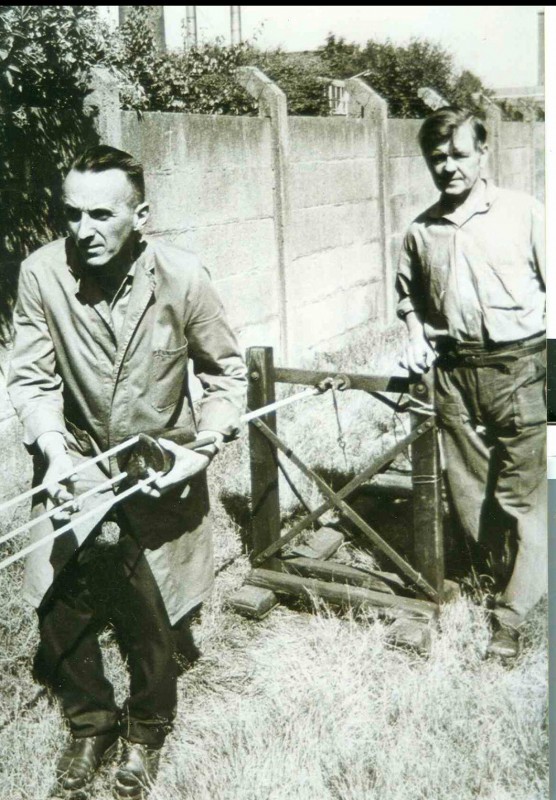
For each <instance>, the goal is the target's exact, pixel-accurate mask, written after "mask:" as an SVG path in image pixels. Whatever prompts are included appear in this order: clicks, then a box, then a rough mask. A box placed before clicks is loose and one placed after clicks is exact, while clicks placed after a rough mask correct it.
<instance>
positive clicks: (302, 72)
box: [243, 47, 330, 116]
mask: <svg viewBox="0 0 556 800" xmlns="http://www.w3.org/2000/svg"><path fill="white" fill-rule="evenodd" d="M243 60H244V63H245V64H248V65H251V66H255V67H259V69H260V70H262V72H264V73H265V75H267V76H268V77H269V78H270V79H271V80H273V81H274V82H275V83H276V84H277V86H279V87H280V88H281V89H282V91H283V92H284V93H285V95H286V98H287V102H288V113H289V114H292V115H294V116H295V115H304V116H327V115H328V114H329V113H330V110H329V105H328V96H327V91H326V87H327V81H326V79H325V74H324V72H323V64H322V61H321V59H320V58H319V57H318V56H317V57H314V56H311V54H305V53H285V52H283V51H282V50H280V49H277V50H269V51H266V52H265V51H260V50H257V49H256V48H255V47H249V48H247V49H246V50H245V52H244V55H243Z"/></svg>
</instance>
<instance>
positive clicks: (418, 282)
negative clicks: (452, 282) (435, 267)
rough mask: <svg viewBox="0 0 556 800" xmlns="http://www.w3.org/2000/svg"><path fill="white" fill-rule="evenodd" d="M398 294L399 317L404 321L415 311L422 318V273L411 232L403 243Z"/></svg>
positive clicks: (397, 286)
mask: <svg viewBox="0 0 556 800" xmlns="http://www.w3.org/2000/svg"><path fill="white" fill-rule="evenodd" d="M396 292H397V294H398V305H397V308H396V311H397V314H398V317H400V319H403V318H404V317H406V316H407V315H408V314H409V312H410V311H415V313H416V314H417V315H418V316H419V317H420V318H422V312H423V297H424V294H423V285H422V273H421V265H420V262H419V255H418V253H417V247H416V243H415V237H414V236H413V234H412V232H411V230H409V231H408V232H407V233H406V235H405V237H404V240H403V243H402V249H401V252H400V258H399V262H398V271H397V274H396Z"/></svg>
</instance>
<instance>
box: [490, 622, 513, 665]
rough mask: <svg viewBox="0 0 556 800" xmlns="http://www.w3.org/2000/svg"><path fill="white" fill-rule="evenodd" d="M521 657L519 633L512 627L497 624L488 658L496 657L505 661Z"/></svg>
mask: <svg viewBox="0 0 556 800" xmlns="http://www.w3.org/2000/svg"><path fill="white" fill-rule="evenodd" d="M518 655H519V631H518V629H517V628H512V627H511V626H510V625H502V624H501V623H500V622H498V623H497V624H496V627H495V629H494V632H493V634H492V638H491V640H490V643H489V645H488V647H487V656H495V657H498V658H501V659H503V660H506V659H512V658H516V657H517V656H518Z"/></svg>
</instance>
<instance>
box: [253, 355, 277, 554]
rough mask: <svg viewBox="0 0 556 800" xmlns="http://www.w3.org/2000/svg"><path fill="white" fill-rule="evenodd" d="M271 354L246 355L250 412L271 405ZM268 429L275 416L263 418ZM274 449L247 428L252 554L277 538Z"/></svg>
mask: <svg viewBox="0 0 556 800" xmlns="http://www.w3.org/2000/svg"><path fill="white" fill-rule="evenodd" d="M273 368H274V367H273V354H272V348H271V347H250V348H249V349H248V351H247V370H248V379H249V384H248V389H247V403H248V406H249V409H250V410H251V411H254V410H255V409H257V408H261V407H262V406H266V405H268V404H269V403H273V402H274V401H275V399H276V397H275V392H274V374H273ZM261 419H264V420H265V422H266V424H267V425H268V427H269V428H270V429H271V430H272V431H274V432H276V414H275V413H271V414H265V416H264V417H261ZM273 452H274V454H275V453H276V448H275V447H274V446H273V445H272V444H271V442H269V441H268V440H267V439H266V438H265V437H264V436H263V435H262V434H261V433H260V431H258V430H257V429H256V428H255V427H254V426H253V425H250V426H249V456H250V466H251V536H252V542H253V548H254V551H255V552H257V551H259V550H263V549H264V548H266V547H268V546H269V545H271V544H272V543H273V542H275V541H277V540H278V539H279V538H280V498H279V493H278V466H277V462H276V458H275V456H273Z"/></svg>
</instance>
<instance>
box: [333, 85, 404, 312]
mask: <svg viewBox="0 0 556 800" xmlns="http://www.w3.org/2000/svg"><path fill="white" fill-rule="evenodd" d="M345 88H346V91H347V92H348V94H349V98H350V99H349V111H348V113H349V116H351V117H363V119H364V120H365V121H366V122H367V123H368V124H369V125H371V126H372V128H373V129H374V132H375V135H376V159H377V165H378V207H379V214H380V249H381V253H382V277H383V282H384V289H383V291H384V322H385V324H389V323H391V322H392V321H393V320H394V316H395V315H394V275H393V270H392V259H391V255H390V238H391V234H392V222H391V217H390V191H389V187H388V104H387V102H386V100H384V98H382V97H381V96H380V95H379V94H377V93H376V92H375V91H374V90H373V89H371V87H370V86H368V85H367V84H366V83H365V81H363V80H361V78H349V79H348V80H346V82H345Z"/></svg>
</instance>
